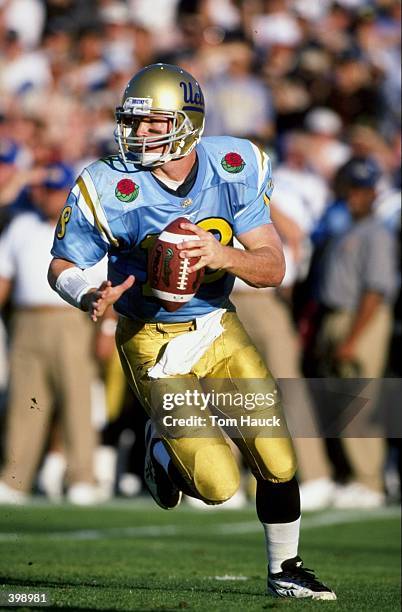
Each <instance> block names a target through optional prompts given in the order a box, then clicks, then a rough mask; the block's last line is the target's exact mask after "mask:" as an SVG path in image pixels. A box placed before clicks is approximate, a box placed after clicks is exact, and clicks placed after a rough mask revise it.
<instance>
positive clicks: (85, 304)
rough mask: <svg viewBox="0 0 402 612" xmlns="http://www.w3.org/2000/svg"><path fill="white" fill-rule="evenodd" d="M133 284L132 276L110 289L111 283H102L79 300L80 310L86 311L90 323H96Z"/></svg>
mask: <svg viewBox="0 0 402 612" xmlns="http://www.w3.org/2000/svg"><path fill="white" fill-rule="evenodd" d="M134 283H135V278H134V276H133V275H132V274H130V276H127V278H126V280H125V281H123V282H122V283H120V285H115V286H114V287H112V283H111V282H110V281H109V280H108V281H103V283H102V284H101V285H100V286H99V287H98V289H95V291H91V292H90V293H86V294H85V295H84V296H83V297H82V299H81V308H82V309H83V310H86V311H88V313H89V316H90V317H91V319H92V321H97V320H98V318H99V317H101V316H102V315H103V314H104V313H105V311H106V309H107V308H108V307H109V306H112V304H114V303H115V302H117V300H118V299H119V298H120V297H121V296H122V295H123V293H124V292H125V291H127V289H130V287H132V286H133V285H134Z"/></svg>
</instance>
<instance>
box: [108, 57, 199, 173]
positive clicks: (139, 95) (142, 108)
mask: <svg viewBox="0 0 402 612" xmlns="http://www.w3.org/2000/svg"><path fill="white" fill-rule="evenodd" d="M159 118H160V121H164V122H166V124H167V125H166V132H162V131H160V132H159V130H158V129H156V130H155V133H152V131H153V130H150V133H146V134H142V135H137V130H138V127H139V126H140V124H141V122H142V121H147V122H150V123H152V121H154V122H158V119H159ZM116 120H117V130H116V140H117V142H118V144H119V148H120V153H121V155H122V157H123V159H124V160H125V161H127V159H130V160H132V161H136V162H138V163H140V164H141V165H142V166H151V167H152V166H158V165H161V164H164V163H166V162H168V161H171V160H174V159H179V158H181V157H185V156H186V155H188V154H189V153H191V151H192V150H193V149H194V147H195V146H196V144H197V142H198V141H199V139H200V138H201V135H202V132H203V129H204V98H203V95H202V92H201V89H200V86H199V85H198V83H197V81H196V80H195V79H194V78H193V77H192V76H191V75H190V74H189V73H188V72H186V71H184V70H182V69H181V68H178V67H177V66H171V65H169V64H153V65H151V66H147V67H146V68H144V69H143V70H141V71H140V72H139V73H138V74H137V75H135V76H134V77H133V78H132V79H131V81H130V82H129V84H128V85H127V88H126V90H125V92H124V95H123V105H122V106H120V107H118V108H117V109H116Z"/></svg>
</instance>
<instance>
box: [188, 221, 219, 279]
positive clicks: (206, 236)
mask: <svg viewBox="0 0 402 612" xmlns="http://www.w3.org/2000/svg"><path fill="white" fill-rule="evenodd" d="M180 227H181V228H183V229H187V230H191V231H192V232H194V234H196V235H197V236H198V240H191V237H189V239H188V240H186V241H184V242H181V243H179V244H178V245H177V248H178V249H179V250H180V257H199V258H200V259H199V260H198V262H197V263H196V264H194V265H192V266H190V267H189V268H188V271H189V272H195V271H196V270H200V269H201V268H203V267H204V266H207V267H208V268H211V269H212V270H220V269H221V268H223V266H224V265H225V263H226V262H227V247H225V246H223V245H222V244H221V243H220V242H219V240H217V239H216V238H215V236H214V235H213V234H212V233H211V232H206V231H205V230H203V229H202V228H201V227H198V225H194V224H193V223H181V224H180Z"/></svg>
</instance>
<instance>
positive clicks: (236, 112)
mask: <svg viewBox="0 0 402 612" xmlns="http://www.w3.org/2000/svg"><path fill="white" fill-rule="evenodd" d="M224 48H225V51H224V55H225V58H226V62H227V65H226V70H225V72H224V73H223V74H219V75H218V76H217V77H216V78H214V79H212V81H211V82H210V83H209V85H208V87H207V98H208V105H209V109H210V110H209V115H208V119H207V127H206V133H207V134H214V135H218V136H219V135H222V134H232V135H233V136H237V137H246V136H247V137H254V138H255V137H257V138H258V139H259V140H260V141H262V142H265V143H266V142H267V141H269V140H271V139H272V137H273V135H274V128H273V126H274V123H273V121H274V116H273V107H272V100H271V95H270V92H269V89H268V88H267V87H266V85H265V84H264V82H263V81H262V79H261V78H260V77H258V76H256V75H255V74H253V71H252V64H253V51H252V49H251V48H250V46H249V44H248V43H246V42H240V41H239V42H233V43H226V44H225V45H224ZM244 109H250V110H251V112H252V121H250V115H249V113H247V112H245V110H244Z"/></svg>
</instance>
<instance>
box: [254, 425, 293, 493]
mask: <svg viewBox="0 0 402 612" xmlns="http://www.w3.org/2000/svg"><path fill="white" fill-rule="evenodd" d="M254 444H255V448H256V451H257V454H258V457H256V460H257V463H258V467H259V468H260V470H261V473H262V476H263V478H264V479H265V480H270V481H271V482H287V481H288V480H291V479H292V478H293V476H294V475H295V473H296V469H297V461H296V455H295V451H294V449H293V444H292V440H291V439H290V438H264V437H258V436H257V438H256V439H255V441H254Z"/></svg>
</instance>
